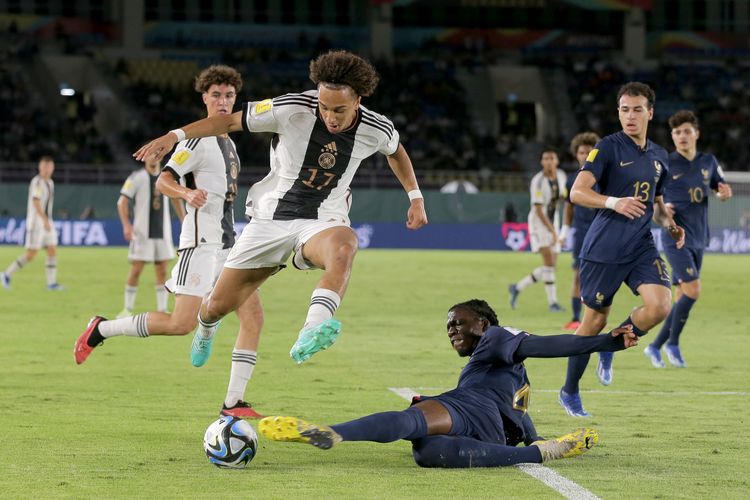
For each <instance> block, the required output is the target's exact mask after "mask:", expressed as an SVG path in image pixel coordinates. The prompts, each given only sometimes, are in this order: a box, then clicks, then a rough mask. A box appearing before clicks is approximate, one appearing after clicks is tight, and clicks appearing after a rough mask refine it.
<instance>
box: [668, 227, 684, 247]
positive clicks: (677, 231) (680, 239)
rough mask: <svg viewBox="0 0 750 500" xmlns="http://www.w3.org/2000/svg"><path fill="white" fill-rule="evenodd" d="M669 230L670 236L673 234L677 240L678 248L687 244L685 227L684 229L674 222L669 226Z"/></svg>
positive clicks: (673, 237)
mask: <svg viewBox="0 0 750 500" xmlns="http://www.w3.org/2000/svg"><path fill="white" fill-rule="evenodd" d="M667 232H669V236H671V237H672V239H673V240H675V241H676V242H677V248H678V249H679V248H682V247H684V246H685V230H684V229H682V228H681V227H680V226H678V225H677V224H675V223H672V224H670V225H669V226H667Z"/></svg>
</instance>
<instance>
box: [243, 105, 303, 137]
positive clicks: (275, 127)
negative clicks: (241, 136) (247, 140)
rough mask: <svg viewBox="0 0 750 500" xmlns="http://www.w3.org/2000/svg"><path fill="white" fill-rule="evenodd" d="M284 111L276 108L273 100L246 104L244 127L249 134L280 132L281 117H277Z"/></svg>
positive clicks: (244, 108) (244, 107)
mask: <svg viewBox="0 0 750 500" xmlns="http://www.w3.org/2000/svg"><path fill="white" fill-rule="evenodd" d="M290 107H291V106H286V108H287V109H289V108H290ZM282 110H283V108H276V107H274V105H273V99H264V100H262V101H253V102H246V103H245V104H243V105H242V127H243V128H244V129H245V130H247V131H248V132H278V131H279V121H280V120H279V118H280V117H279V116H277V115H278V114H279V113H282V112H283V111H282Z"/></svg>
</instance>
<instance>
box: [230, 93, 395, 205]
mask: <svg viewBox="0 0 750 500" xmlns="http://www.w3.org/2000/svg"><path fill="white" fill-rule="evenodd" d="M242 126H243V128H244V129H245V130H248V131H250V132H274V133H275V134H276V135H274V137H273V139H272V141H271V164H270V168H271V171H270V172H269V173H268V175H266V177H265V178H264V179H263V180H261V181H259V182H256V183H255V184H254V185H253V186H252V188H250V192H249V193H248V196H247V204H246V206H247V210H246V213H247V215H249V216H251V217H254V218H261V219H274V220H295V219H320V220H333V219H337V220H341V219H345V220H348V213H349V208H350V189H349V185H350V184H351V181H352V178H353V177H354V174H355V173H356V172H357V168H358V167H359V165H360V163H361V162H362V160H364V159H365V158H367V157H369V156H372V155H373V154H375V153H382V154H384V155H392V154H393V153H395V152H396V149H398V144H399V134H398V132H397V131H396V129H395V128H394V127H393V123H392V122H391V121H390V120H389V119H387V118H386V117H384V116H383V115H379V114H377V113H375V112H373V111H370V110H369V109H367V108H365V107H364V106H361V105H360V106H359V111H358V113H357V118H356V121H355V123H354V125H353V126H352V127H350V128H349V129H348V130H346V131H344V132H340V133H337V134H332V133H330V132H329V131H328V129H327V128H326V126H325V124H324V123H323V120H321V119H320V118H319V117H318V91H317V90H309V91H307V92H303V93H301V94H286V95H283V96H280V97H275V98H274V99H266V100H264V101H258V102H248V103H245V104H244V105H243V107H242Z"/></svg>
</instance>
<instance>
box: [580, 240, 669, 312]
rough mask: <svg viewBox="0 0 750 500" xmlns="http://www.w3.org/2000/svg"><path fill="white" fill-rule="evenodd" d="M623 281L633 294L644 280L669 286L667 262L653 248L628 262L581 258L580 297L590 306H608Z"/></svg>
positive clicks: (646, 282) (636, 293) (600, 307)
mask: <svg viewBox="0 0 750 500" xmlns="http://www.w3.org/2000/svg"><path fill="white" fill-rule="evenodd" d="M622 283H625V284H626V285H628V287H629V288H630V290H631V291H632V292H633V294H635V295H638V291H637V290H638V287H639V286H641V285H644V284H655V285H662V286H665V287H667V288H671V285H670V280H669V271H668V270H667V265H666V264H665V263H664V261H663V260H662V259H661V257H659V253H658V252H657V251H656V249H653V251H648V252H644V253H643V254H642V255H641V256H640V257H638V258H637V259H636V260H634V261H633V262H627V263H618V264H603V263H601V262H592V261H590V260H586V259H581V300H582V301H583V303H584V304H586V305H587V306H588V307H590V308H591V309H602V308H604V307H609V306H611V305H612V300H613V299H614V296H615V294H616V293H617V290H619V288H620V285H621V284H622Z"/></svg>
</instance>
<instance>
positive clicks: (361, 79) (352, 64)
mask: <svg viewBox="0 0 750 500" xmlns="http://www.w3.org/2000/svg"><path fill="white" fill-rule="evenodd" d="M310 80H312V81H313V83H315V85H318V84H324V85H326V86H328V87H331V88H334V89H336V88H340V87H337V86H341V85H348V86H349V87H351V88H352V90H354V93H355V94H357V95H358V96H365V97H367V96H369V95H372V93H373V92H375V88H376V87H377V86H378V82H379V81H380V76H378V72H377V71H375V68H374V67H373V65H372V64H370V63H369V62H368V61H367V60H365V59H363V58H361V57H359V56H358V55H356V54H352V53H351V52H348V51H346V50H332V51H330V52H326V53H325V54H321V55H319V56H318V57H317V58H316V59H314V60H313V61H310Z"/></svg>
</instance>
